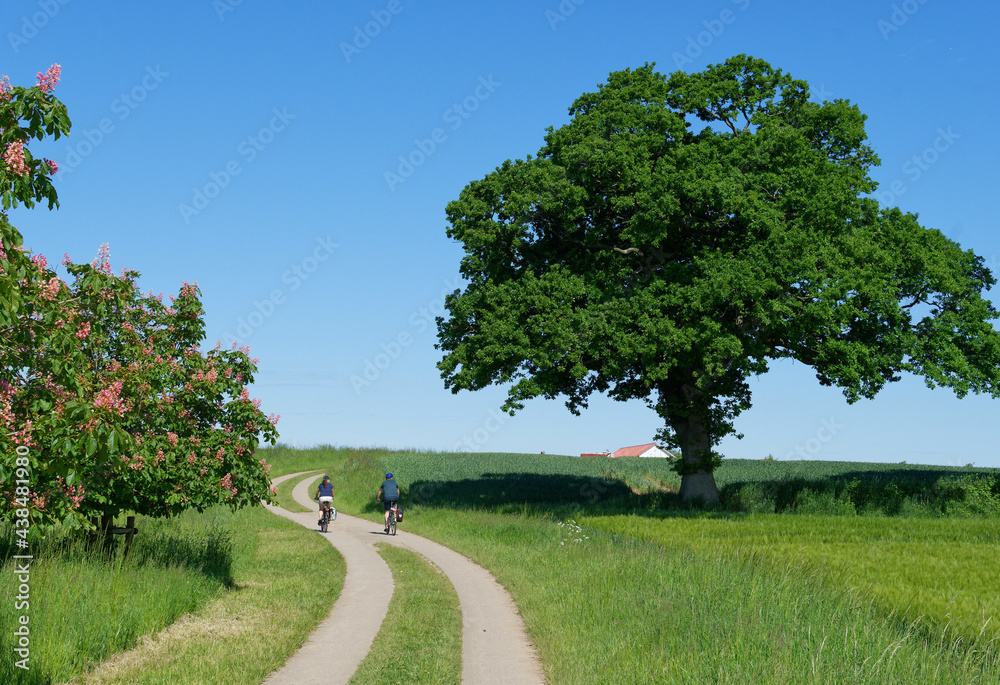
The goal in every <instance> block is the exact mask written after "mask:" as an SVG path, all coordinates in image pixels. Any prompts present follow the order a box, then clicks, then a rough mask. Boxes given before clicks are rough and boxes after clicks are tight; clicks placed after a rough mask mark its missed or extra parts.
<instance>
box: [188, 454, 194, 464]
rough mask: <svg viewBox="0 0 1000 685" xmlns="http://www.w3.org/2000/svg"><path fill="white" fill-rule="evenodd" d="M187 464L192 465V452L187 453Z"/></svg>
mask: <svg viewBox="0 0 1000 685" xmlns="http://www.w3.org/2000/svg"><path fill="white" fill-rule="evenodd" d="M188 463H189V464H193V463H194V452H189V453H188Z"/></svg>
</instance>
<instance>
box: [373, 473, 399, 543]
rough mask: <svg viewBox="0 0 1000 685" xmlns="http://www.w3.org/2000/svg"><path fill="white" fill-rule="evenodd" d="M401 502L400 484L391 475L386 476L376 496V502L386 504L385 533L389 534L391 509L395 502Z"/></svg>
mask: <svg viewBox="0 0 1000 685" xmlns="http://www.w3.org/2000/svg"><path fill="white" fill-rule="evenodd" d="M398 500H399V483H397V482H396V481H395V480H394V479H393V477H392V474H391V473H387V474H385V480H384V481H382V485H381V486H380V487H379V489H378V494H377V495H375V501H376V502H385V532H386V533H388V532H389V509H390V507H391V506H392V503H393V502H397V501H398Z"/></svg>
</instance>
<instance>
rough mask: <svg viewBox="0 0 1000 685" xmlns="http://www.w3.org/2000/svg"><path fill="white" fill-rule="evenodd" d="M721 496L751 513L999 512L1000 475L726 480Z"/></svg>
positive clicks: (897, 473) (896, 472)
mask: <svg viewBox="0 0 1000 685" xmlns="http://www.w3.org/2000/svg"><path fill="white" fill-rule="evenodd" d="M776 476H777V474H776ZM720 495H721V497H722V499H723V502H724V503H725V508H726V509H727V510H728V511H734V512H747V513H800V514H834V515H853V514H861V515H875V516H932V517H938V516H987V517H998V516H1000V478H997V476H996V474H995V473H991V472H989V471H976V472H965V473H962V472H956V471H955V470H954V469H949V468H937V469H935V468H933V467H929V468H923V469H913V468H908V469H886V470H882V469H879V470H874V469H873V470H871V471H866V470H851V471H845V472H842V473H838V474H829V475H825V476H822V477H817V478H806V477H802V476H791V477H788V476H786V477H775V478H772V479H762V478H758V479H744V480H733V481H731V482H729V483H727V484H726V485H725V486H723V487H722V488H721V489H720Z"/></svg>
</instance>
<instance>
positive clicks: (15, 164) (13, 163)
mask: <svg viewBox="0 0 1000 685" xmlns="http://www.w3.org/2000/svg"><path fill="white" fill-rule="evenodd" d="M3 161H4V162H5V163H6V164H7V166H8V167H10V172H11V173H12V174H13V175H14V176H25V175H26V174H27V173H28V167H27V165H26V164H25V163H24V141H22V140H15V141H14V142H13V143H11V144H10V145H8V146H7V150H6V152H4V153H3Z"/></svg>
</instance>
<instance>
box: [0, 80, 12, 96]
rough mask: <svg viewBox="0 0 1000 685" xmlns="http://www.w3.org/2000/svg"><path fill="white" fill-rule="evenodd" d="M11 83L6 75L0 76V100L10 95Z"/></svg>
mask: <svg viewBox="0 0 1000 685" xmlns="http://www.w3.org/2000/svg"><path fill="white" fill-rule="evenodd" d="M10 91H11V85H10V79H8V78H7V77H6V76H0V100H6V99H7V98H8V97H10Z"/></svg>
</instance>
